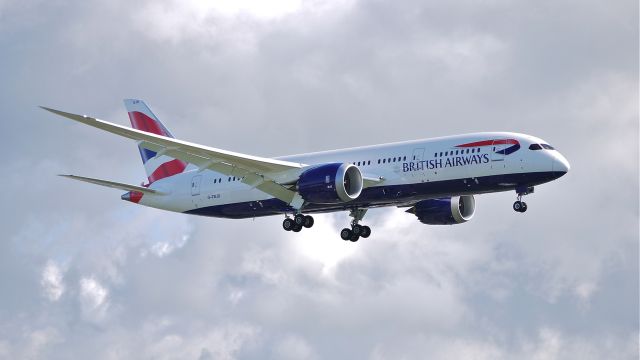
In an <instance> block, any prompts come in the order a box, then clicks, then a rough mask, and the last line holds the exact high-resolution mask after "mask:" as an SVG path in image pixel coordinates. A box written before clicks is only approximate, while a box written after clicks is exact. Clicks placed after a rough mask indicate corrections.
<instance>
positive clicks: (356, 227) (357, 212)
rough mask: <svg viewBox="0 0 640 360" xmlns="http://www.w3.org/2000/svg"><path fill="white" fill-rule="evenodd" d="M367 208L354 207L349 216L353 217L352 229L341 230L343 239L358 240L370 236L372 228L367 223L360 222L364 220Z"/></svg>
mask: <svg viewBox="0 0 640 360" xmlns="http://www.w3.org/2000/svg"><path fill="white" fill-rule="evenodd" d="M366 212H367V209H353V210H351V213H349V216H351V217H352V218H353V220H352V221H351V229H349V228H344V229H342V231H340V237H341V238H342V240H345V241H346V240H348V241H352V242H356V241H358V239H360V238H361V237H363V238H365V239H366V238H368V237H369V235H371V228H370V227H368V226H366V225H360V224H358V222H359V221H360V220H362V218H363V217H364V214H365V213H366Z"/></svg>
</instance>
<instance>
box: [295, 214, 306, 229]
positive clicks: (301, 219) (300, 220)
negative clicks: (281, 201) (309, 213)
mask: <svg viewBox="0 0 640 360" xmlns="http://www.w3.org/2000/svg"><path fill="white" fill-rule="evenodd" d="M293 221H295V222H296V225H298V226H303V225H304V222H305V216H304V215H302V214H296V216H295V217H294V218H293Z"/></svg>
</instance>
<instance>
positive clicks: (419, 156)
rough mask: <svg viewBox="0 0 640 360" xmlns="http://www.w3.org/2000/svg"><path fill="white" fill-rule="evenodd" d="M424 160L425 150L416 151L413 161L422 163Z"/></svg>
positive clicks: (414, 151)
mask: <svg viewBox="0 0 640 360" xmlns="http://www.w3.org/2000/svg"><path fill="white" fill-rule="evenodd" d="M422 160H424V148H418V149H414V150H413V156H412V158H411V161H422Z"/></svg>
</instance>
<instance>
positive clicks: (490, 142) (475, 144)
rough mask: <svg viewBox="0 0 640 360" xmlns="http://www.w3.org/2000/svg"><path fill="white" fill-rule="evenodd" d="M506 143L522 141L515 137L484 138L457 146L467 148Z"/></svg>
mask: <svg viewBox="0 0 640 360" xmlns="http://www.w3.org/2000/svg"><path fill="white" fill-rule="evenodd" d="M506 144H513V145H515V144H520V143H519V142H518V140H515V139H501V140H483V141H476V142H472V143H468V144H462V145H456V147H459V148H466V147H479V146H491V145H506Z"/></svg>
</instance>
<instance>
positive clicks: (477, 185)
mask: <svg viewBox="0 0 640 360" xmlns="http://www.w3.org/2000/svg"><path fill="white" fill-rule="evenodd" d="M561 175H562V173H558V172H551V171H549V172H535V173H520V174H506V175H494V176H484V177H479V178H466V179H454V180H445V181H434V182H421V183H414V184H403V185H387V186H376V187H370V188H366V189H364V190H362V193H361V194H360V196H359V197H358V199H357V200H354V201H350V202H348V203H344V204H329V205H327V204H307V205H305V206H304V207H303V208H302V209H301V211H302V212H303V213H320V212H329V211H339V210H349V209H353V208H370V207H380V206H389V205H394V204H397V205H404V204H411V203H413V202H418V201H420V200H425V199H434V198H443V197H449V196H459V195H471V194H482V193H488V192H498V191H510V190H514V189H515V188H516V187H523V186H535V185H540V184H543V183H546V182H549V181H552V180H555V179H557V178H559V177H560V176H561ZM294 211H295V209H293V208H292V207H291V206H289V204H287V203H285V202H284V201H282V200H280V199H275V198H273V199H268V200H260V201H247V202H240V203H233V204H224V205H215V206H207V207H201V208H198V209H193V210H189V211H186V212H185V213H186V214H193V215H201V216H210V217H221V218H230V219H243V218H254V217H261V216H269V215H278V214H284V213H292V212H294Z"/></svg>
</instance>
